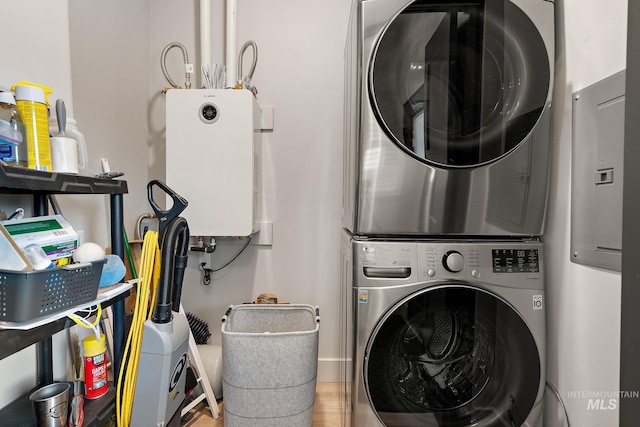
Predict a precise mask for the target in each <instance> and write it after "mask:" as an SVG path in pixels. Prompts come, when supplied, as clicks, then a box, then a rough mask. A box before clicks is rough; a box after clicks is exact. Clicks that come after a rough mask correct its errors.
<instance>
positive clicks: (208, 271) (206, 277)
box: [200, 236, 252, 286]
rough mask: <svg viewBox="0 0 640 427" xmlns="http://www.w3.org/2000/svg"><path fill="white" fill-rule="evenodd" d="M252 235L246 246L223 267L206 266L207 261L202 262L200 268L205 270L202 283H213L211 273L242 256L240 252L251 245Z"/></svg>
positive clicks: (225, 265)
mask: <svg viewBox="0 0 640 427" xmlns="http://www.w3.org/2000/svg"><path fill="white" fill-rule="evenodd" d="M251 237H252V236H249V237H248V238H247V242H246V243H245V244H244V246H242V248H240V250H239V251H238V253H237V254H235V255H234V256H233V258H231V259H230V260H229V261H228V262H226V263H225V264H224V265H223V266H222V267H218V268H206V267H205V265H207V264H206V263H204V262H203V263H200V268H201V269H202V271H203V272H204V277H203V278H202V284H203V285H205V286H207V285H209V284H211V273H215V272H216V271H220V270H222V269H223V268H225V267H227V266H228V265H229V264H231V263H232V262H233V261H235V260H236V258H238V257H239V256H240V254H241V253H242V252H244V250H245V249H247V246H249V243H251Z"/></svg>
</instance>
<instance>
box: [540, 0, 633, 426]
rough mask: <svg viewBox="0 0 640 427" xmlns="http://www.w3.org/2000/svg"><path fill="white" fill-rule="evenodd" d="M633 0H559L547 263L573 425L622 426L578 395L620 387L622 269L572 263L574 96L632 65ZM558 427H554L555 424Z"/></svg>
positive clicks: (557, 365) (556, 374) (562, 383)
mask: <svg viewBox="0 0 640 427" xmlns="http://www.w3.org/2000/svg"><path fill="white" fill-rule="evenodd" d="M626 4H627V2H626V0H611V1H607V2H599V1H595V0H588V1H580V2H575V1H568V0H556V4H555V7H556V13H557V15H556V17H557V23H556V29H557V34H556V36H557V41H556V49H557V51H556V73H555V78H556V81H555V88H554V90H555V93H554V107H553V108H554V147H553V166H552V181H551V188H550V205H549V215H548V217H547V219H548V221H547V227H546V232H545V236H544V242H545V247H546V265H547V286H548V287H547V309H548V313H549V317H548V333H549V340H548V349H549V352H548V355H547V361H548V366H549V372H548V376H549V379H550V381H551V383H552V384H554V385H555V386H556V388H558V391H559V393H560V395H561V396H562V399H563V400H564V403H565V405H566V406H567V410H568V414H569V421H570V423H571V425H572V426H580V427H601V426H615V425H618V409H617V408H616V409H614V410H593V409H592V410H588V409H587V404H588V399H583V398H577V397H575V396H576V395H575V392H602V391H605V392H615V391H618V390H619V384H620V381H619V370H620V366H619V360H620V350H619V349H620V286H621V280H620V274H619V273H615V272H610V271H606V270H600V269H595V268H590V267H585V266H581V265H578V264H573V263H572V262H570V259H569V253H570V247H569V245H570V209H571V205H570V191H571V170H570V163H571V135H572V131H571V126H572V125H571V113H572V112H571V108H572V105H571V104H572V101H571V95H572V93H573V92H576V91H578V90H580V89H583V88H585V87H587V86H589V85H591V84H593V83H595V82H597V81H599V80H601V79H603V78H606V77H608V76H610V75H611V74H614V73H616V72H618V71H620V70H622V69H624V68H625V63H626V28H627V25H626V24H627V14H626ZM549 427H553V426H549Z"/></svg>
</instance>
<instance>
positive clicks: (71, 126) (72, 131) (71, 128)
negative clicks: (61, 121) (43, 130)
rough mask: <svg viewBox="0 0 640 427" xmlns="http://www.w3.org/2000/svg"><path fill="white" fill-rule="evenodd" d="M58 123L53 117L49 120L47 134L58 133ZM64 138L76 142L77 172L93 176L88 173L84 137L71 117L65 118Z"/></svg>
mask: <svg viewBox="0 0 640 427" xmlns="http://www.w3.org/2000/svg"><path fill="white" fill-rule="evenodd" d="M58 131H59V129H58V121H57V119H56V118H55V117H50V118H49V132H50V133H51V135H56V134H57V133H58ZM65 136H67V137H68V138H73V139H75V140H76V141H78V170H79V174H80V175H93V174H92V173H91V171H89V159H88V155H87V144H86V142H85V140H84V135H83V134H82V132H80V130H78V123H77V122H76V119H74V118H73V117H67V124H66V126H65Z"/></svg>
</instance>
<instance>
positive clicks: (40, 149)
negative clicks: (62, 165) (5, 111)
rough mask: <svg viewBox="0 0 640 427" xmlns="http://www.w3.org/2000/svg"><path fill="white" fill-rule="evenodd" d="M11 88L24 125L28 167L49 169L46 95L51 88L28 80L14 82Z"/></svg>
mask: <svg viewBox="0 0 640 427" xmlns="http://www.w3.org/2000/svg"><path fill="white" fill-rule="evenodd" d="M11 90H13V91H14V92H15V95H16V108H17V110H18V113H19V114H20V115H21V116H22V120H23V122H24V125H25V127H26V133H27V135H26V143H27V151H28V156H29V159H28V167H29V168H30V169H36V170H40V171H51V146H50V139H49V114H48V108H47V105H48V102H47V97H46V95H47V94H48V93H51V92H52V90H51V89H50V88H48V87H46V86H41V85H36V84H34V83H29V82H19V83H16V84H15V85H14V86H13V87H12V88H11Z"/></svg>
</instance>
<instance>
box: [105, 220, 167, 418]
mask: <svg viewBox="0 0 640 427" xmlns="http://www.w3.org/2000/svg"><path fill="white" fill-rule="evenodd" d="M160 258H161V257H160V247H159V244H158V233H157V232H155V231H147V232H146V233H145V235H144V242H143V244H142V257H141V259H140V266H139V269H138V271H139V272H140V278H139V280H138V283H137V298H136V307H135V309H134V312H133V320H132V321H131V328H130V330H129V335H128V337H127V343H126V345H125V348H124V354H123V356H122V365H121V367H120V373H119V375H118V384H117V388H116V422H117V426H118V427H129V425H130V423H131V413H132V410H133V399H134V395H135V391H136V380H137V377H138V364H139V362H140V352H141V349H142V333H143V331H144V323H145V321H147V320H148V319H149V318H150V317H151V315H152V313H153V307H154V305H155V300H156V290H157V287H158V278H159V276H160ZM125 371H126V374H125Z"/></svg>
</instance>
